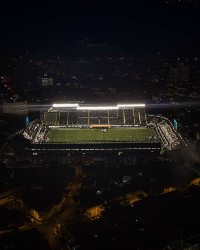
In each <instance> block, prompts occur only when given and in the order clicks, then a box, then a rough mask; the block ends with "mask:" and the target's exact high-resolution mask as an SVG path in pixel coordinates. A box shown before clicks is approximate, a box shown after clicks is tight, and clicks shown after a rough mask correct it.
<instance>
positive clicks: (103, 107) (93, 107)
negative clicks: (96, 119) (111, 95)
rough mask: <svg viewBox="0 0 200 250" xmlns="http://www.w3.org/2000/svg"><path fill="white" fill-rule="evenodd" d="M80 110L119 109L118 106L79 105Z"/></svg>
mask: <svg viewBox="0 0 200 250" xmlns="http://www.w3.org/2000/svg"><path fill="white" fill-rule="evenodd" d="M77 109H78V110H116V109H119V107H117V106H85V107H77Z"/></svg>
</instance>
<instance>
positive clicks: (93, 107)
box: [53, 103, 145, 110]
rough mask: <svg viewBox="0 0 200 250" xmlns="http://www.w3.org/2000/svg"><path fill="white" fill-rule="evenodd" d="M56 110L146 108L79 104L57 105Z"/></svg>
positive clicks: (127, 105)
mask: <svg viewBox="0 0 200 250" xmlns="http://www.w3.org/2000/svg"><path fill="white" fill-rule="evenodd" d="M53 107H54V108H75V109H77V110H117V109H119V108H134V107H145V104H117V105H107V106H103V105H102V106H101V105H92V104H91V105H79V104H78V103H60V104H59V103H55V104H53Z"/></svg>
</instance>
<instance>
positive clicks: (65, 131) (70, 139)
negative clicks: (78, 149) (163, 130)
mask: <svg viewBox="0 0 200 250" xmlns="http://www.w3.org/2000/svg"><path fill="white" fill-rule="evenodd" d="M152 136H155V133H154V131H153V130H152V129H147V128H109V129H108V130H107V131H106V132H104V131H102V130H101V129H99V130H97V129H93V130H92V129H86V128H84V129H80V128H57V129H51V130H50V132H49V134H48V138H49V142H54V143H56V142H57V143H59V142H62V143H75V142H76V143H83V142H90V143H98V142H104V141H110V142H113V141H116V142H117V141H138V142H142V141H145V140H149V139H151V138H152Z"/></svg>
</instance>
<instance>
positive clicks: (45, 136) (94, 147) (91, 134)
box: [17, 103, 184, 162]
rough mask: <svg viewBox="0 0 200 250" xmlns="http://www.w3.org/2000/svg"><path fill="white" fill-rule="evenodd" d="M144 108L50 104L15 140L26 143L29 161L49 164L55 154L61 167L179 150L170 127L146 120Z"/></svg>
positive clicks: (178, 141)
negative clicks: (71, 160)
mask: <svg viewBox="0 0 200 250" xmlns="http://www.w3.org/2000/svg"><path fill="white" fill-rule="evenodd" d="M145 107H146V106H145V104H117V105H107V106H105V105H86V104H79V103H62V104H53V105H52V106H51V107H50V108H49V109H48V110H46V111H45V112H44V113H43V114H42V115H41V119H40V120H34V121H32V122H30V123H29V124H28V125H27V126H26V128H25V129H24V130H22V131H20V134H21V135H22V136H23V138H25V139H27V140H28V141H29V144H26V147H25V148H26V151H27V152H29V153H30V154H31V156H32V161H33V160H34V159H36V158H37V159H38V158H42V159H44V158H45V159H46V160H47V159H50V158H51V157H53V156H52V151H53V152H55V153H57V154H54V157H56V156H55V155H57V157H58V158H60V159H61V160H60V161H61V162H63V161H64V162H65V161H66V157H72V155H76V156H77V155H82V156H83V155H84V156H85V155H86V154H87V155H91V154H94V152H95V153H99V154H101V155H104V156H105V155H106V154H108V153H109V154H112V153H116V154H117V155H121V154H126V153H129V154H130V153H131V154H132V155H138V154H140V155H141V154H142V155H144V154H151V155H153V154H160V153H163V152H166V151H172V150H175V149H179V148H181V147H182V146H183V145H184V141H183V139H182V138H181V136H180V135H179V134H178V133H177V131H176V130H175V129H174V127H173V125H172V123H171V122H170V121H169V120H168V119H167V118H165V117H161V116H153V115H149V114H146V112H145ZM27 140H26V141H27ZM17 148H18V149H19V147H17ZM66 151H67V154H66ZM30 154H29V155H30ZM47 155H48V157H47ZM63 157H64V160H63ZM37 162H38V160H37Z"/></svg>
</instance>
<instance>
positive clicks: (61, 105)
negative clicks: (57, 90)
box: [53, 103, 78, 108]
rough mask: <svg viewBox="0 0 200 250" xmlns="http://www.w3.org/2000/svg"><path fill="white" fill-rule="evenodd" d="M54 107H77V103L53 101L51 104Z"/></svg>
mask: <svg viewBox="0 0 200 250" xmlns="http://www.w3.org/2000/svg"><path fill="white" fill-rule="evenodd" d="M53 107H54V108H77V107H78V103H60V104H57V103H54V104H53Z"/></svg>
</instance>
